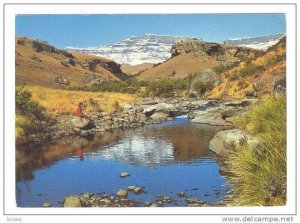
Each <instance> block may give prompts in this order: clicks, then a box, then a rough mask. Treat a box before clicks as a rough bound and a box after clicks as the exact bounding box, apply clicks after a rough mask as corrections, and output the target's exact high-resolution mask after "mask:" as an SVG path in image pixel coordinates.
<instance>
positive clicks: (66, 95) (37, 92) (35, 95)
mask: <svg viewBox="0 0 300 223" xmlns="http://www.w3.org/2000/svg"><path fill="white" fill-rule="evenodd" d="M26 89H27V90H29V91H30V92H31V93H32V100H33V101H36V102H38V103H39V104H40V105H41V106H42V107H44V108H46V110H47V112H48V113H50V114H73V113H74V112H75V111H76V108H77V105H78V103H79V102H82V103H83V104H84V112H96V111H107V112H112V111H114V110H116V109H118V106H119V105H124V104H128V103H132V102H137V101H139V100H140V98H139V97H138V96H136V95H133V94H123V93H111V92H86V91H70V90H60V89H50V88H45V87H38V86H26Z"/></svg>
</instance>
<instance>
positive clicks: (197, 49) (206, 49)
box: [171, 40, 225, 57]
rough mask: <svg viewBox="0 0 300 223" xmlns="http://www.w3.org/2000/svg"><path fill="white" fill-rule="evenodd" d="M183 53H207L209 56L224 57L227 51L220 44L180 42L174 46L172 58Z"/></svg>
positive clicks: (197, 41)
mask: <svg viewBox="0 0 300 223" xmlns="http://www.w3.org/2000/svg"><path fill="white" fill-rule="evenodd" d="M183 53H205V54H207V55H209V56H214V57H223V56H224V54H225V49H224V48H223V47H222V46H221V45H220V44H218V43H209V42H204V41H200V40H187V41H180V42H178V43H176V44H174V45H173V46H172V48H171V54H172V57H174V56H177V55H179V54H183Z"/></svg>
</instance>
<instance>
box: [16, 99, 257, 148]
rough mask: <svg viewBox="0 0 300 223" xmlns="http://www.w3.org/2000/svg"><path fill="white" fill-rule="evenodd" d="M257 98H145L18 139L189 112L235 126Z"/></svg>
mask: <svg viewBox="0 0 300 223" xmlns="http://www.w3.org/2000/svg"><path fill="white" fill-rule="evenodd" d="M255 102H256V100H252V99H248V100H229V101H223V100H197V99H183V98H154V99H151V98H144V99H142V100H141V101H139V102H135V103H130V104H124V105H122V106H120V107H119V108H118V111H114V112H104V111H103V112H87V113H86V116H87V117H88V118H89V120H90V121H89V122H83V121H82V120H81V119H80V118H77V117H76V116H74V115H55V116H52V117H51V121H50V122H48V123H46V122H43V123H41V124H42V125H43V126H42V129H43V130H42V131H39V132H35V133H33V134H30V135H28V136H26V138H20V139H18V140H17V145H22V144H25V143H43V142H46V141H48V142H49V141H55V140H57V139H60V138H62V137H65V136H72V135H78V136H89V135H93V134H95V133H97V132H105V131H114V130H116V129H126V128H136V127H141V126H144V125H151V124H157V123H160V122H162V121H166V120H172V119H173V118H174V117H176V116H180V115H187V116H188V117H189V118H190V119H191V120H192V122H195V123H200V124H208V125H213V126H214V125H216V126H232V121H231V117H232V116H234V115H236V114H239V113H242V112H245V111H246V110H247V107H248V105H250V104H252V103H255Z"/></svg>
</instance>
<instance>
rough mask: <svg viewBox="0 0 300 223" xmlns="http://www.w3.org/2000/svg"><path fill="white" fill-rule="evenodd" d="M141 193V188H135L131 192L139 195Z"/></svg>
mask: <svg viewBox="0 0 300 223" xmlns="http://www.w3.org/2000/svg"><path fill="white" fill-rule="evenodd" d="M142 191H143V188H141V187H136V188H134V190H133V192H134V193H135V194H140V193H141V192H142Z"/></svg>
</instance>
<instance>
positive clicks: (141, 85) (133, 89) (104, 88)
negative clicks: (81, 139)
mask: <svg viewBox="0 0 300 223" xmlns="http://www.w3.org/2000/svg"><path fill="white" fill-rule="evenodd" d="M193 77H194V75H189V76H188V77H186V78H183V79H160V80H152V81H138V80H136V79H134V78H129V79H127V80H125V81H118V82H102V83H100V84H97V85H92V86H90V87H84V88H75V89H74V90H85V91H94V92H98V91H99V92H100V91H101V92H119V93H131V94H138V95H140V96H143V97H172V96H174V95H175V94H178V93H180V92H184V91H187V90H189V89H190V85H191V82H192V80H193Z"/></svg>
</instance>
